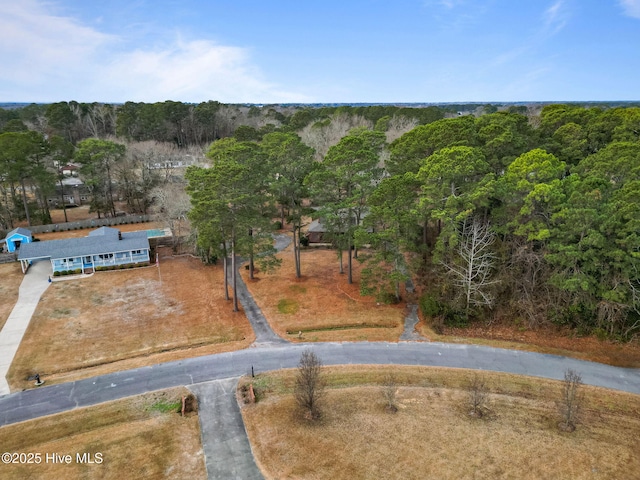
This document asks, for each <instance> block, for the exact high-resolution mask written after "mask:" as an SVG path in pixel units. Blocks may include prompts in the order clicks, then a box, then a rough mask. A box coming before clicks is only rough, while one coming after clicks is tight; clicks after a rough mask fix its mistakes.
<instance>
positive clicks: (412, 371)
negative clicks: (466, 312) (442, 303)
mask: <svg viewBox="0 0 640 480" xmlns="http://www.w3.org/2000/svg"><path fill="white" fill-rule="evenodd" d="M388 372H393V374H394V375H395V377H396V380H397V383H398V385H400V386H399V387H398V389H397V406H398V411H397V413H388V412H387V411H386V410H385V401H384V399H383V396H382V387H381V386H380V384H381V383H382V382H383V379H384V377H385V375H386V374H387V373H388ZM294 375H295V371H294V370H288V371H281V372H275V373H272V374H262V375H259V376H257V377H256V378H254V379H243V382H244V383H246V382H249V381H250V380H253V383H254V386H255V388H256V391H257V396H258V399H259V401H258V403H256V404H252V405H246V406H244V407H243V409H242V414H243V418H244V421H245V425H246V428H247V431H248V434H249V438H250V441H251V444H252V449H253V451H254V454H255V455H256V459H257V462H258V464H259V466H260V468H261V469H262V471H263V473H264V475H265V478H268V479H276V478H277V479H285V478H314V479H324V478H326V479H332V480H338V479H353V478H358V479H378V478H401V479H422V478H438V479H465V478H474V479H476V478H491V479H494V478H495V479H498V478H513V479H535V480H539V479H556V478H558V479H565V478H566V479H569V478H570V479H587V478H588V479H591V478H610V479H634V478H638V477H637V475H638V472H639V471H640V456H638V448H639V447H640V437H638V432H640V396H637V395H631V394H627V393H621V392H615V391H611V390H605V389H599V388H594V387H586V386H583V387H581V389H582V391H583V392H584V394H585V397H584V408H583V410H582V423H580V424H579V425H578V428H577V430H576V431H575V432H573V433H566V432H563V431H561V430H560V429H559V428H558V416H557V410H556V406H555V403H554V402H555V400H556V399H557V398H558V397H559V393H560V385H561V383H560V382H555V381H547V380H539V379H535V378H532V377H522V376H515V375H506V374H498V373H488V372H482V373H481V375H482V378H484V379H485V380H486V381H487V385H488V387H489V389H490V392H491V393H490V395H489V403H488V407H489V409H488V412H487V414H486V415H485V416H483V417H482V418H477V417H472V416H470V415H469V410H470V408H469V406H468V394H467V391H466V389H465V386H466V385H467V384H468V382H469V381H470V379H471V377H472V375H473V373H472V372H470V371H468V370H458V369H442V368H429V367H330V368H326V369H325V378H326V381H327V383H328V385H329V386H330V388H329V389H328V391H327V395H326V398H325V407H324V409H323V412H324V414H323V418H322V419H321V420H320V421H319V422H318V423H317V424H311V423H309V422H308V421H305V420H301V419H300V416H299V415H297V414H296V413H295V412H296V409H295V402H294V399H293V396H292V395H291V392H292V388H293V382H294V378H295V377H294Z"/></svg>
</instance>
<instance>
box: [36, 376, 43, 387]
mask: <svg viewBox="0 0 640 480" xmlns="http://www.w3.org/2000/svg"><path fill="white" fill-rule="evenodd" d="M43 383H44V382H43V381H42V380H40V374H39V373H36V387H39V386H40V385H42V384H43Z"/></svg>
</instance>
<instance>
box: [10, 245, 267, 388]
mask: <svg viewBox="0 0 640 480" xmlns="http://www.w3.org/2000/svg"><path fill="white" fill-rule="evenodd" d="M160 276H161V278H162V281H160ZM222 279H223V276H222V267H220V266H204V265H202V263H201V262H200V260H199V259H196V258H192V257H188V256H184V257H174V258H167V259H161V261H160V272H158V269H157V268H156V267H155V266H152V267H146V268H134V269H128V270H115V271H106V272H97V273H95V274H94V275H93V276H91V277H89V278H82V279H68V280H62V281H55V282H53V283H52V284H51V286H50V287H49V288H48V289H47V291H46V292H45V293H44V295H43V296H42V298H41V300H40V304H39V306H38V308H37V309H36V312H35V314H34V315H33V317H32V319H31V323H30V324H29V327H28V329H27V331H26V333H25V336H24V338H23V340H22V343H21V344H20V348H19V349H18V352H17V354H16V357H15V359H14V361H13V363H12V365H11V368H10V370H9V374H8V376H7V378H8V381H9V384H10V386H11V388H12V389H22V388H28V387H32V382H29V381H27V378H28V377H29V376H31V375H33V374H34V373H36V372H38V373H40V376H41V377H42V378H43V379H45V380H46V381H47V382H49V383H52V382H53V383H55V382H60V381H70V380H75V379H78V378H87V377H90V376H94V375H100V374H104V373H108V372H112V371H117V370H124V369H127V368H134V367H139V366H143V365H152V364H155V363H160V362H165V361H170V360H176V359H181V358H188V357H193V356H197V355H205V354H211V353H218V352H223V351H229V350H237V349H241V348H245V347H247V346H248V345H250V344H251V342H252V341H253V340H254V339H255V335H254V333H253V330H252V329H251V326H250V325H249V322H248V321H247V319H246V317H245V315H244V313H243V312H242V311H240V312H236V313H233V312H232V305H231V303H230V302H227V301H225V300H224V296H223V288H222Z"/></svg>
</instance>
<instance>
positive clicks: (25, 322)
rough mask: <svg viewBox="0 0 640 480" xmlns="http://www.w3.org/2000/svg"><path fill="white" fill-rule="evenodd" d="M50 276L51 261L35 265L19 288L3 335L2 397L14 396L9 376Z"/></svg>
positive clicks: (0, 355) (0, 338) (0, 362)
mask: <svg viewBox="0 0 640 480" xmlns="http://www.w3.org/2000/svg"><path fill="white" fill-rule="evenodd" d="M49 275H51V262H49V261H48V260H42V261H39V262H34V263H33V265H31V266H30V267H29V270H27V274H26V275H25V276H24V278H23V279H22V283H21V284H20V290H19V293H18V301H17V302H16V304H15V306H14V307H13V310H12V311H11V314H9V318H8V319H7V322H6V323H5V324H4V327H3V328H2V331H0V396H2V395H7V394H9V393H11V391H10V389H9V384H8V383H7V379H6V376H7V372H8V371H9V367H10V366H11V362H12V361H13V357H15V355H16V352H17V351H18V347H19V346H20V342H21V341H22V337H23V335H24V332H25V331H26V330H27V327H28V326H29V322H31V316H32V315H33V312H35V310H36V307H37V306H38V302H39V301H40V297H41V296H42V294H43V293H44V291H45V290H46V289H47V288H48V287H49ZM34 373H36V372H34Z"/></svg>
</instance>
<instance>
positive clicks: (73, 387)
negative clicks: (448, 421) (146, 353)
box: [0, 342, 640, 425]
mask: <svg viewBox="0 0 640 480" xmlns="http://www.w3.org/2000/svg"><path fill="white" fill-rule="evenodd" d="M306 348H311V349H312V350H313V351H314V352H315V353H316V355H318V356H319V357H320V359H321V360H322V362H323V363H324V364H325V365H341V364H347V365H348V364H370V365H388V364H397V365H428V366H440V367H459V368H472V369H478V370H493V371H499V372H509V373H515V374H521V375H532V376H536V377H544V378H552V379H562V378H563V377H564V372H565V371H566V370H567V369H568V368H571V369H574V370H576V371H578V372H579V373H580V374H581V375H582V379H583V382H584V383H585V384H589V385H596V386H601V387H606V388H612V389H616V390H623V391H626V392H631V393H636V394H640V370H637V369H628V368H618V367H612V366H609V365H603V364H599V363H593V362H585V361H581V360H576V359H573V358H566V357H560V356H556V355H546V354H540V353H533V352H523V351H517V350H503V349H497V348H491V347H483V346H476V345H473V346H471V345H458V344H444V343H424V342H399V343H387V342H382V343H366V342H363V343H311V344H272V345H270V346H266V347H253V348H248V349H245V350H239V351H235V352H228V353H221V354H217V355H209V356H204V357H196V358H190V359H187V360H181V361H176V362H168V363H163V364H159V365H153V366H150V367H142V368H138V369H135V370H127V371H123V372H116V373H112V374H108V375H103V376H99V377H94V378H90V379H86V380H79V381H76V382H69V383H64V384H58V385H50V386H46V385H45V386H43V387H39V388H36V389H32V390H26V391H23V392H17V393H13V394H11V395H6V396H4V397H0V425H7V424H11V423H15V422H21V421H24V420H29V419H32V418H38V417H41V416H44V415H50V414H53V413H58V412H63V411H66V410H71V409H73V408H76V407H83V406H89V405H95V404H98V403H101V402H108V401H111V400H116V399H119V398H123V397H127V396H130V395H137V394H141V393H145V392H150V391H154V390H159V389H164V388H168V387H174V386H180V385H187V386H189V385H196V384H199V383H203V382H207V381H211V380H221V379H227V378H232V377H238V376H241V375H245V374H251V367H253V368H254V371H255V373H260V372H264V371H269V370H278V369H281V368H294V367H296V366H297V364H298V361H299V358H300V354H301V353H302V351H303V350H304V349H306Z"/></svg>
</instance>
